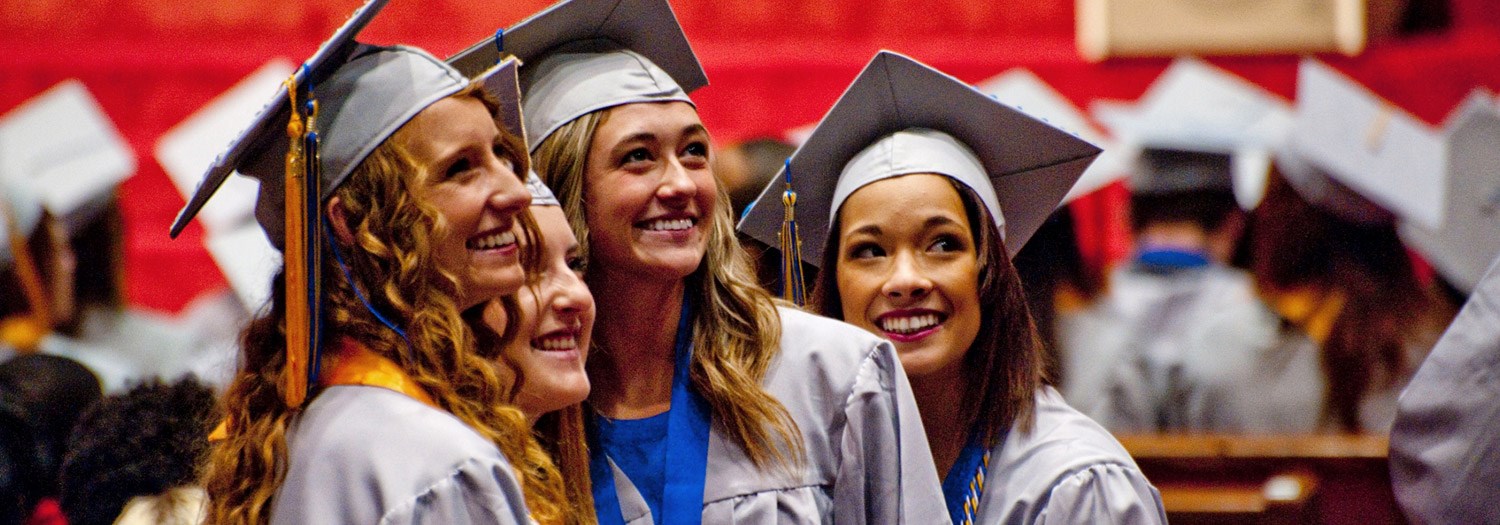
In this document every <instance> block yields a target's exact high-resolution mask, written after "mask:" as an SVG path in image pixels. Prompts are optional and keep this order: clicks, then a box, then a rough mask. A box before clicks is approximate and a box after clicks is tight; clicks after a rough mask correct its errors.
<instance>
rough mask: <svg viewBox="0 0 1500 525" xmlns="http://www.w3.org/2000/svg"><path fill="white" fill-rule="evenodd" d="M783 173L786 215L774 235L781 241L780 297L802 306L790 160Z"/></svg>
mask: <svg viewBox="0 0 1500 525" xmlns="http://www.w3.org/2000/svg"><path fill="white" fill-rule="evenodd" d="M783 173H785V174H786V176H785V177H784V179H783V181H784V183H785V184H786V190H784V191H782V192H781V204H782V207H783V208H785V210H786V213H785V215H784V216H783V218H782V221H781V232H780V233H778V234H777V235H776V236H777V238H778V239H780V241H781V297H782V298H783V299H786V300H788V301H791V302H792V303H795V304H796V305H797V306H802V305H803V304H805V303H806V300H807V299H806V290H804V285H803V282H802V237H801V236H800V234H798V233H797V192H796V191H793V190H792V161H791V159H787V160H786V169H785V170H783Z"/></svg>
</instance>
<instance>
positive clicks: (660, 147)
mask: <svg viewBox="0 0 1500 525" xmlns="http://www.w3.org/2000/svg"><path fill="white" fill-rule="evenodd" d="M708 149H709V138H708V131H707V130H705V129H704V128H703V123H702V122H701V121H700V120H699V119H698V111H697V110H696V109H693V106H691V105H689V104H687V103H685V102H659V103H638V104H626V105H623V106H618V107H615V108H612V109H610V110H609V112H608V113H607V114H606V115H605V116H604V118H603V119H602V120H600V122H599V126H598V128H597V129H596V130H595V132H594V142H593V144H592V145H591V146H590V147H589V153H588V163H587V166H588V167H587V169H586V175H585V180H584V193H583V194H584V211H585V214H586V217H587V221H588V227H589V252H590V254H591V257H593V258H594V259H595V260H596V261H597V262H598V263H599V265H598V266H597V268H596V271H603V272H611V273H613V272H625V273H630V274H634V275H637V276H643V277H647V278H655V279H660V280H663V281H675V280H679V279H682V278H683V277H686V276H688V275H689V274H691V273H692V272H693V271H694V270H696V269H697V268H698V264H699V262H701V261H702V260H703V255H704V251H705V250H706V249H707V246H708V230H709V226H710V218H711V217H712V216H713V213H714V206H715V205H716V202H715V201H716V200H717V192H718V187H717V186H716V185H715V184H716V182H715V181H714V175H713V171H712V170H711V169H710V168H709V159H708Z"/></svg>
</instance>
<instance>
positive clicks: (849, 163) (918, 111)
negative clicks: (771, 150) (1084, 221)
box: [739, 51, 1100, 264]
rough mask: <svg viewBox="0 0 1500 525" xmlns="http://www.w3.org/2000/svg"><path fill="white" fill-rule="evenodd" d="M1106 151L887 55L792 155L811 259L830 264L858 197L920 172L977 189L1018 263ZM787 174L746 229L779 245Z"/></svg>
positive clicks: (749, 219) (937, 73)
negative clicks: (842, 223) (845, 211)
mask: <svg viewBox="0 0 1500 525" xmlns="http://www.w3.org/2000/svg"><path fill="white" fill-rule="evenodd" d="M1099 152H1100V150H1099V148H1096V147H1094V146H1093V145H1091V144H1089V143H1088V142H1085V141H1083V140H1081V139H1079V138H1077V137H1074V136H1073V135H1070V134H1068V133H1067V132H1064V131H1061V130H1058V129H1056V128H1054V127H1052V126H1049V125H1047V124H1046V123H1043V122H1041V121H1039V120H1036V119H1035V118H1033V117H1031V116H1028V115H1026V114H1025V113H1023V112H1021V111H1018V110H1016V109H1015V108H1012V107H1010V106H1007V105H1005V104H1003V103H1000V102H998V101H996V100H994V99H992V98H990V97H989V96H988V95H986V94H984V93H983V92H981V91H979V90H978V89H975V88H973V87H972V86H969V85H968V84H965V83H963V82H961V81H959V80H958V79H955V78H953V77H950V76H948V75H946V74H944V73H942V72H941V71H938V70H936V69H933V68H931V67H928V66H926V65H924V64H921V63H919V62H917V61H915V60H912V59H911V58H908V57H905V56H902V55H900V54H897V53H893V52H890V51H881V52H880V53H878V54H876V55H875V58H874V59H872V60H871V61H870V63H869V64H868V65H866V66H865V69H864V71H863V72H861V73H860V74H859V77H858V78H856V79H855V80H854V83H853V84H851V85H850V86H849V88H848V89H847V90H846V91H844V94H843V95H842V96H840V97H839V100H838V102H837V103H835V104H834V105H833V108H832V109H829V110H828V114H827V115H825V116H824V117H823V120H822V121H821V122H819V123H818V127H817V129H816V130H814V131H813V133H812V135H811V136H809V137H808V139H807V142H805V143H804V144H803V145H802V147H800V148H798V149H797V151H796V153H793V154H792V157H791V160H790V166H791V170H792V186H793V188H792V189H793V190H795V191H796V192H797V204H798V210H797V212H798V214H799V216H801V217H803V219H801V220H799V221H798V222H799V223H800V224H799V228H801V230H802V232H803V233H802V235H801V238H802V239H803V248H804V252H805V253H804V258H805V260H806V261H807V262H810V263H814V264H817V263H819V262H821V261H822V257H823V248H824V247H823V242H824V240H825V239H827V234H828V227H829V224H830V223H831V222H832V220H833V218H834V217H835V216H836V213H837V212H838V208H839V206H840V205H841V204H843V201H844V199H846V198H847V197H848V196H849V195H850V194H852V193H853V192H854V191H855V190H857V189H859V188H860V187H863V186H864V185H866V184H869V183H872V182H876V181H879V180H883V179H886V178H891V177H897V176H901V175H908V174H914V173H939V174H942V175H947V176H948V177H951V178H953V179H955V180H958V181H959V182H961V183H963V184H964V185H966V186H968V187H970V188H972V189H973V190H974V192H975V193H976V194H978V195H979V197H980V199H981V200H983V201H984V204H985V206H986V207H987V208H988V209H989V211H990V214H991V215H992V216H993V217H994V218H995V221H996V222H997V226H998V227H999V229H1000V232H1001V235H1002V237H1003V238H1004V241H1005V246H1006V248H1007V249H1008V251H1009V252H1010V254H1011V255H1015V253H1016V252H1017V251H1019V250H1020V249H1021V247H1022V246H1023V245H1025V244H1026V240H1027V239H1029V238H1030V237H1031V234H1032V233H1034V232H1036V229H1037V228H1038V227H1039V226H1041V224H1042V222H1044V221H1045V220H1046V219H1047V215H1048V214H1050V213H1052V211H1053V210H1054V209H1055V208H1056V207H1057V205H1058V203H1059V202H1060V201H1062V198H1063V195H1065V194H1067V193H1068V189H1069V188H1071V187H1073V184H1074V182H1076V181H1077V180H1078V177H1079V176H1080V175H1082V174H1083V172H1084V170H1085V169H1087V168H1088V166H1089V163H1090V162H1092V161H1093V160H1094V158H1095V157H1096V156H1098V155H1099ZM784 171H785V170H783V173H782V174H779V175H778V176H777V177H776V178H775V179H773V180H772V181H771V183H770V184H769V185H768V186H767V187H766V189H765V190H764V191H763V192H762V193H761V195H760V198H759V199H758V200H757V201H756V202H755V203H754V204H752V205H751V208H750V211H749V212H748V213H747V214H746V215H745V218H744V219H742V220H741V221H740V224H739V229H740V230H741V231H744V232H746V233H748V234H750V235H751V236H753V237H755V238H756V239H759V240H760V241H762V242H765V243H767V244H769V245H772V246H775V245H777V236H776V235H777V233H778V231H779V230H780V228H781V223H782V219H783V211H782V203H781V194H782V190H783V187H784V183H783V180H784V176H785V173H784ZM893 204H895V203H893Z"/></svg>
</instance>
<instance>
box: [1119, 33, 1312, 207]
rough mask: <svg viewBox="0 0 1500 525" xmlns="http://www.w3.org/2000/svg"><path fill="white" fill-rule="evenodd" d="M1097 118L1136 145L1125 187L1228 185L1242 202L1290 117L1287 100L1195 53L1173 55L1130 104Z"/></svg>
mask: <svg viewBox="0 0 1500 525" xmlns="http://www.w3.org/2000/svg"><path fill="white" fill-rule="evenodd" d="M1111 109H1116V108H1111ZM1098 119H1099V120H1100V122H1102V123H1104V124H1105V126H1106V127H1108V128H1110V131H1111V133H1113V134H1114V135H1115V138H1117V139H1119V140H1120V141H1122V142H1124V143H1126V144H1128V145H1129V147H1130V148H1131V149H1135V150H1138V151H1139V152H1140V155H1139V156H1138V158H1137V166H1136V168H1137V169H1136V170H1135V173H1134V175H1133V176H1132V177H1131V180H1130V182H1131V191H1134V192H1138V193H1168V192H1178V191H1187V190H1195V189H1214V188H1218V189H1227V190H1232V191H1233V192H1234V193H1235V198H1236V200H1237V201H1239V203H1240V206H1241V207H1242V208H1246V209H1249V208H1253V207H1254V206H1255V205H1256V204H1257V203H1259V201H1260V198H1261V196H1262V195H1263V194H1264V192H1265V184H1266V177H1267V176H1268V174H1269V173H1270V167H1271V155H1272V152H1273V151H1275V150H1276V149H1277V148H1278V147H1279V146H1280V145H1281V144H1283V143H1284V141H1285V140H1286V136H1287V134H1288V133H1289V132H1290V129H1291V123H1292V115H1291V111H1290V108H1289V107H1288V105H1287V104H1286V102H1283V101H1282V100H1280V99H1279V98H1277V97H1276V96H1275V95H1274V94H1271V93H1270V92H1268V91H1266V90H1264V89H1262V88H1260V87H1259V86H1256V85H1254V84H1251V83H1250V82H1247V81H1245V80H1243V79H1241V78H1239V77H1236V76H1234V75H1233V74H1231V73H1229V72H1227V71H1224V70H1221V69H1219V68H1216V67H1214V66H1212V65H1210V64H1208V63H1207V62H1204V61H1202V60H1199V59H1195V58H1179V59H1177V60H1176V61H1174V62H1173V63H1172V65H1171V66H1170V67H1168V68H1167V70H1166V71H1165V72H1163V73H1162V75H1161V76H1160V77H1158V78H1157V79H1156V81H1155V82H1153V83H1152V84H1151V87H1150V88H1148V89H1147V91H1146V94H1145V95H1144V96H1142V97H1141V100H1140V102H1138V103H1137V104H1136V105H1135V106H1134V107H1133V108H1130V109H1125V110H1118V111H1115V110H1107V111H1104V112H1101V113H1100V114H1099V115H1098Z"/></svg>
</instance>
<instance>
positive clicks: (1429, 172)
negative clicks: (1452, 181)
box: [1277, 59, 1444, 229]
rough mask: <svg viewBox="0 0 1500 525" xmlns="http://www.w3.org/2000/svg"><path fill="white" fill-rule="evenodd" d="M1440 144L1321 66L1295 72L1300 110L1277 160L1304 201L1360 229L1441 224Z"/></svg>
mask: <svg viewBox="0 0 1500 525" xmlns="http://www.w3.org/2000/svg"><path fill="white" fill-rule="evenodd" d="M1443 149H1444V144H1443V140H1442V137H1441V136H1440V135H1439V134H1438V133H1437V132H1436V131H1434V130H1432V129H1431V128H1429V127H1428V126H1427V125H1426V124H1423V123H1422V122H1420V121H1418V120H1417V119H1416V118H1415V117H1412V116H1411V115H1409V114H1407V113H1405V112H1403V111H1401V110H1400V109H1398V108H1396V107H1395V106H1393V105H1391V104H1390V103H1389V102H1386V101H1384V100H1381V99H1380V98H1378V97H1376V96H1375V95H1374V94H1373V93H1371V92H1370V91H1369V90H1366V89H1365V88H1364V87H1362V86H1360V85H1359V84H1356V83H1355V82H1354V81H1353V80H1350V79H1349V78H1348V77H1345V76H1344V75H1343V74H1340V73H1338V72H1337V71H1334V70H1333V69H1332V68H1330V67H1328V66H1327V65H1324V64H1323V63H1321V62H1318V61H1315V60H1311V59H1307V60H1303V61H1302V64H1301V65H1300V67H1299V68H1298V70H1297V111H1296V121H1295V124H1294V125H1293V130H1292V136H1291V138H1290V140H1289V141H1288V144H1287V150H1286V151H1285V152H1283V153H1282V154H1280V155H1279V156H1278V158H1277V163H1278V166H1279V167H1280V168H1281V171H1282V172H1283V174H1285V175H1286V176H1287V181H1288V182H1290V183H1291V184H1292V187H1293V188H1294V189H1296V190H1297V191H1298V192H1299V193H1300V194H1302V197H1303V198H1305V199H1307V200H1308V201H1309V202H1312V203H1313V204H1315V205H1319V206H1321V207H1323V208H1324V209H1326V210H1328V211H1329V212H1332V213H1334V214H1336V215H1338V216H1340V217H1341V218H1343V219H1345V220H1349V221H1353V222H1357V223H1367V224H1368V223H1382V222H1387V223H1388V222H1391V221H1393V220H1397V219H1399V220H1402V221H1412V222H1415V223H1417V224H1418V225H1420V226H1422V227H1424V228H1429V229H1437V228H1441V227H1442V223H1443V205H1444V196H1443V192H1444V187H1443V179H1444V177H1443V162H1444V154H1443Z"/></svg>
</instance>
